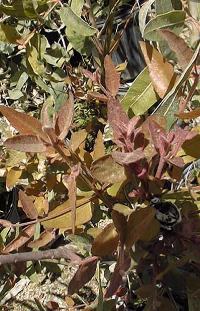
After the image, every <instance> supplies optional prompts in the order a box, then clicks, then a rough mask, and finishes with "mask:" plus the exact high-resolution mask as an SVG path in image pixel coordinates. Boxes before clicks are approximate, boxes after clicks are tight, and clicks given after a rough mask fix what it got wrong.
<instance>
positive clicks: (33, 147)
mask: <svg viewBox="0 0 200 311" xmlns="http://www.w3.org/2000/svg"><path fill="white" fill-rule="evenodd" d="M4 146H6V148H8V149H14V150H17V151H23V152H45V151H46V146H45V145H44V144H43V142H42V141H41V139H40V138H38V137H37V136H34V135H17V136H14V137H11V138H8V139H6V141H5V142H4Z"/></svg>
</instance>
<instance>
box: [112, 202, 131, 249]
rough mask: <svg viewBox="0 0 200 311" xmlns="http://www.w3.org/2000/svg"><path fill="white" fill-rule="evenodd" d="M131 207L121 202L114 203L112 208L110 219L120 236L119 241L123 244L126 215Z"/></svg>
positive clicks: (125, 233)
mask: <svg viewBox="0 0 200 311" xmlns="http://www.w3.org/2000/svg"><path fill="white" fill-rule="evenodd" d="M130 211H131V209H129V208H128V207H127V206H125V205H123V204H119V203H117V204H115V205H114V206H113V210H112V219H113V223H114V225H115V228H116V229H117V232H118V234H119V237H120V242H121V243H122V244H124V242H125V240H126V235H127V231H126V228H127V217H128V215H129V214H130Z"/></svg>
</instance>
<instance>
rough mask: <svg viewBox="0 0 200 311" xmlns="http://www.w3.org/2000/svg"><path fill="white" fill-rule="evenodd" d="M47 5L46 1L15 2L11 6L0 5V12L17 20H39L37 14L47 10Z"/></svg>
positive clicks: (27, 0) (26, 0)
mask: <svg viewBox="0 0 200 311" xmlns="http://www.w3.org/2000/svg"><path fill="white" fill-rule="evenodd" d="M47 3H48V0H39V1H38V0H15V1H13V2H12V5H3V4H2V5H0V11H1V12H3V13H5V14H6V15H8V16H12V17H17V18H26V19H27V18H28V19H40V15H39V14H40V13H42V12H45V11H46V10H47V9H48V4H47ZM36 10H37V11H36Z"/></svg>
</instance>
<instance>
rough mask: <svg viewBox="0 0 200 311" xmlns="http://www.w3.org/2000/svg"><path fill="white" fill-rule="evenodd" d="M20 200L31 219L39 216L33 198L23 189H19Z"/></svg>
mask: <svg viewBox="0 0 200 311" xmlns="http://www.w3.org/2000/svg"><path fill="white" fill-rule="evenodd" d="M19 200H20V202H21V207H22V209H23V211H24V213H25V214H26V216H27V217H28V218H30V219H36V218H37V217H38V212H37V210H36V208H35V206H34V203H33V200H32V199H31V198H30V197H29V196H28V195H27V194H26V193H25V192H24V191H22V190H20V191H19Z"/></svg>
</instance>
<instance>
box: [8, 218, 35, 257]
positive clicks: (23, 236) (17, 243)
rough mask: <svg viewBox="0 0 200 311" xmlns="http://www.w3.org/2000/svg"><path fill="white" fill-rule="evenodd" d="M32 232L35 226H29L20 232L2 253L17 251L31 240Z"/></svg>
mask: <svg viewBox="0 0 200 311" xmlns="http://www.w3.org/2000/svg"><path fill="white" fill-rule="evenodd" d="M34 232H35V224H34V225H29V226H28V227H26V228H25V229H23V230H22V231H21V232H20V234H19V235H18V237H17V238H15V239H14V240H12V241H11V242H10V243H9V244H8V245H6V246H5V248H4V250H3V251H2V253H3V254H7V253H11V252H13V251H16V250H18V249H19V248H20V247H21V246H23V245H24V244H26V243H27V242H28V241H29V240H30V239H31V238H32V236H33V235H34Z"/></svg>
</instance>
